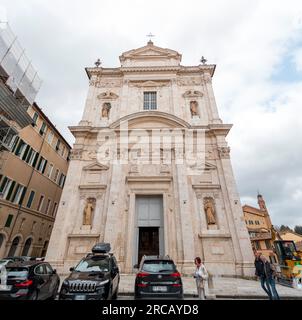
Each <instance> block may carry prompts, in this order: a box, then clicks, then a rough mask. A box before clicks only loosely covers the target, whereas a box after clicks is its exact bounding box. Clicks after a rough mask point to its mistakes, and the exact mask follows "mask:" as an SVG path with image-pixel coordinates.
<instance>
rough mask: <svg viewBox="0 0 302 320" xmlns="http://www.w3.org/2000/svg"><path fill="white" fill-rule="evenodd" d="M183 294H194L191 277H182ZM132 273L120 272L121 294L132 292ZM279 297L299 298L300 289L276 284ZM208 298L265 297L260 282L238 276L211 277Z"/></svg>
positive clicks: (301, 291)
mask: <svg viewBox="0 0 302 320" xmlns="http://www.w3.org/2000/svg"><path fill="white" fill-rule="evenodd" d="M182 279H183V285H184V294H185V296H187V297H189V296H192V297H193V295H195V294H196V285H195V280H194V279H193V278H192V277H182ZM134 280H135V275H134V274H121V281H120V286H119V292H120V293H121V294H130V295H133V293H134ZM276 288H277V291H278V293H279V295H280V298H281V299H301V300H302V290H298V289H294V288H289V287H286V286H282V285H279V284H277V285H276ZM206 295H207V297H208V298H209V299H215V298H228V299H267V296H266V295H265V293H264V291H263V289H262V288H261V286H260V282H258V281H255V280H245V279H239V278H226V277H217V276H216V277H213V288H210V289H209V288H206Z"/></svg>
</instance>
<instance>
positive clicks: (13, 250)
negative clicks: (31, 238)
mask: <svg viewBox="0 0 302 320" xmlns="http://www.w3.org/2000/svg"><path fill="white" fill-rule="evenodd" d="M19 242H20V237H16V238H15V239H14V240H13V242H12V245H11V247H10V249H9V252H8V256H9V257H13V256H14V255H15V254H16V250H17V248H18V245H19Z"/></svg>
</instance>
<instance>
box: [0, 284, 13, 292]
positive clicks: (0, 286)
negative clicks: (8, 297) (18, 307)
mask: <svg viewBox="0 0 302 320" xmlns="http://www.w3.org/2000/svg"><path fill="white" fill-rule="evenodd" d="M11 288H12V286H8V285H7V284H0V291H10V289H11Z"/></svg>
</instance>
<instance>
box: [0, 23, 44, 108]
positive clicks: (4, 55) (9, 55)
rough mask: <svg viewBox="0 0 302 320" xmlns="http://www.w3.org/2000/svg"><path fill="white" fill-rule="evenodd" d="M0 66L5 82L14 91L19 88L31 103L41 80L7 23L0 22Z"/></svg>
mask: <svg viewBox="0 0 302 320" xmlns="http://www.w3.org/2000/svg"><path fill="white" fill-rule="evenodd" d="M0 66H1V73H2V74H1V76H3V77H6V78H7V80H6V84H7V85H8V86H9V87H10V88H11V89H12V90H13V92H15V93H16V91H17V90H19V91H20V93H21V94H22V95H23V96H24V97H25V99H26V100H27V101H28V102H29V103H30V104H32V103H33V102H34V100H35V97H36V95H37V93H38V91H39V89H40V87H41V84H42V81H41V79H40V78H39V76H38V75H37V72H36V71H35V69H34V68H33V66H32V64H31V63H30V61H29V59H28V58H27V57H26V55H25V52H24V49H23V48H22V47H21V45H20V44H19V42H18V40H17V38H16V36H15V35H14V33H13V32H12V30H11V29H10V27H9V25H8V23H0Z"/></svg>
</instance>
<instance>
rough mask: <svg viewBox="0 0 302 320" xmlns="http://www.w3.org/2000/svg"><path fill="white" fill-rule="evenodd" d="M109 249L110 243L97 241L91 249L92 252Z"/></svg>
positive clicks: (101, 251)
mask: <svg viewBox="0 0 302 320" xmlns="http://www.w3.org/2000/svg"><path fill="white" fill-rule="evenodd" d="M110 250H111V247H110V243H97V244H96V245H94V246H93V247H92V249H91V251H92V252H93V253H108V252H109V251H110Z"/></svg>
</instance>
